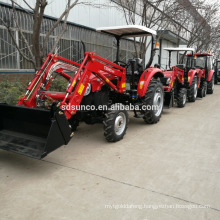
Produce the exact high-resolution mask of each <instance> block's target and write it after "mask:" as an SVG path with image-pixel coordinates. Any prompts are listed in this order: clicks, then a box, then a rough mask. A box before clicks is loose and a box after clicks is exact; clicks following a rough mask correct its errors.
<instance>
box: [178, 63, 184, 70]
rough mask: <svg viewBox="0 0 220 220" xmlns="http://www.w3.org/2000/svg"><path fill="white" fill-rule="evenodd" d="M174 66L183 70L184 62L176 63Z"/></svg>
mask: <svg viewBox="0 0 220 220" xmlns="http://www.w3.org/2000/svg"><path fill="white" fill-rule="evenodd" d="M176 67H177V68H179V69H181V70H184V69H185V68H186V65H185V64H177V65H176Z"/></svg>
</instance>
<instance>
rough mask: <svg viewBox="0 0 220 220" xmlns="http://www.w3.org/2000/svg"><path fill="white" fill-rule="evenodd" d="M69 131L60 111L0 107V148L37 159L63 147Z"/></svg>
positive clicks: (67, 139)
mask: <svg viewBox="0 0 220 220" xmlns="http://www.w3.org/2000/svg"><path fill="white" fill-rule="evenodd" d="M70 136H71V129H70V127H69V123H68V120H67V119H66V117H65V115H64V114H63V112H62V111H61V110H60V109H58V110H57V111H55V112H54V113H53V114H52V113H51V111H49V110H48V111H47V110H40V109H34V108H27V107H22V106H11V105H7V104H0V149H4V150H7V151H11V152H15V153H18V154H23V155H26V156H28V157H32V158H36V159H41V158H43V157H45V156H46V155H47V154H48V153H50V152H51V151H53V150H55V149H57V148H58V147H60V146H62V145H64V144H67V143H68V142H69V140H70Z"/></svg>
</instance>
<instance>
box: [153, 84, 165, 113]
mask: <svg viewBox="0 0 220 220" xmlns="http://www.w3.org/2000/svg"><path fill="white" fill-rule="evenodd" d="M153 107H154V108H155V109H154V113H155V116H159V115H160V114H161V112H162V110H163V92H162V90H161V88H157V90H156V92H155V94H154V101H153Z"/></svg>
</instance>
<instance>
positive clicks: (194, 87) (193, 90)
mask: <svg viewBox="0 0 220 220" xmlns="http://www.w3.org/2000/svg"><path fill="white" fill-rule="evenodd" d="M197 93H198V80H197V77H196V76H194V78H193V81H192V84H191V86H190V88H189V90H188V100H189V102H195V101H196V97H197Z"/></svg>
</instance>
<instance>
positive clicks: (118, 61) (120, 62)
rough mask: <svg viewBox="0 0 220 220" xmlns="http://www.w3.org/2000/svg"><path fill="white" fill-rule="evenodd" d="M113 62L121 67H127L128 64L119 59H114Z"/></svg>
mask: <svg viewBox="0 0 220 220" xmlns="http://www.w3.org/2000/svg"><path fill="white" fill-rule="evenodd" d="M114 63H116V64H117V65H119V66H122V67H127V66H128V65H129V64H127V63H125V62H124V61H121V60H116V61H114ZM120 64H122V65H120Z"/></svg>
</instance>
